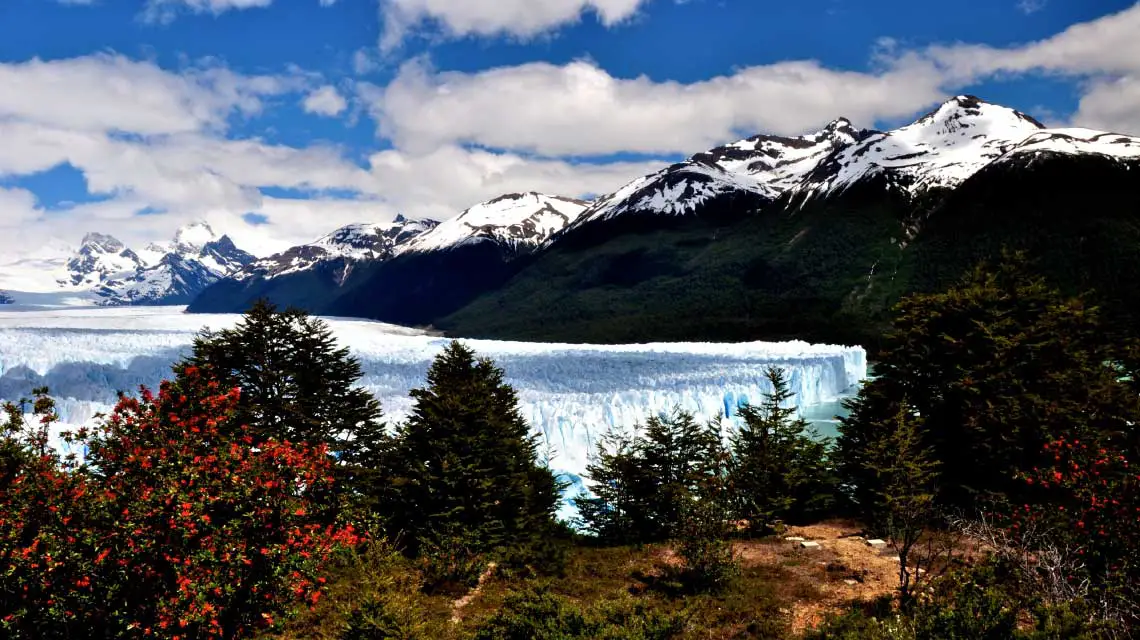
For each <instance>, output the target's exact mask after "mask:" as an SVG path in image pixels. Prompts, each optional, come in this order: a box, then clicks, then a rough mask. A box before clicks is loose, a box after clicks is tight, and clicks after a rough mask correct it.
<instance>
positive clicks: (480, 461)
mask: <svg viewBox="0 0 1140 640" xmlns="http://www.w3.org/2000/svg"><path fill="white" fill-rule="evenodd" d="M503 376H504V374H503V371H502V370H501V369H499V368H498V367H496V366H495V364H494V363H493V362H492V361H491V360H489V359H486V358H477V357H476V355H475V353H474V352H473V351H472V350H471V349H470V348H468V347H466V346H465V345H463V344H461V343H459V342H456V341H453V342H451V343H450V344H449V345H448V346H447V347H446V348H445V349H444V350H443V352H442V353H440V354H439V356H437V357H436V359H435V361H434V362H433V363H432V365H431V367H430V369H429V370H428V373H427V386H426V387H424V388H421V389H414V390H413V391H412V393H411V395H412V398H413V399H414V400H415V407H414V408H413V410H412V413H411V416H410V417H409V418H408V420H407V422H405V423H404V424H403V425H401V426H400V427H399V428H398V430H397V434H396V437H395V440H394V442H393V446H392V449H391V452H390V456H389V460H390V467H391V468H390V474H391V475H390V484H389V490H388V495H387V500H386V504H387V509H386V511H387V513H388V514H390V519H389V521H388V523H389V526H390V528H391V531H392V533H393V534H394V535H395V536H396V537H397V538H398V539H399V540H400V541H401V542H402V543H403V544H404V545H405V548H406V549H407V551H408V552H409V553H412V554H416V553H418V552H419V550H420V549H421V548H422V547H424V546H427V547H433V546H435V545H437V544H440V543H447V542H448V541H447V540H446V539H445V538H447V537H449V536H454V535H459V534H462V536H463V538H464V540H465V543H466V544H467V545H468V546H469V547H471V551H473V552H494V551H496V550H501V549H502V548H504V547H506V546H508V545H509V546H512V547H518V548H526V547H528V546H532V545H537V544H539V543H540V542H542V538H543V536H546V535H549V534H550V532H551V531H552V527H553V526H554V513H555V511H556V510H557V508H558V504H559V501H560V492H561V490H562V489H563V488H564V485H563V484H562V483H561V482H559V481H558V480H557V478H556V477H555V476H554V474H553V473H552V472H551V471H550V469H548V468H546V467H545V466H543V465H541V464H539V461H538V440H537V437H535V436H531V435H530V428H529V426H528V425H527V423H526V421H525V420H524V419H523V417H522V415H521V414H520V413H519V409H518V397H517V395H516V394H515V391H514V389H513V388H511V387H510V386H509V385H508V384H506V383H505V382H504V381H503Z"/></svg>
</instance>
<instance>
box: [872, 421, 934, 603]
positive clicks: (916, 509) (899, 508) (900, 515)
mask: <svg viewBox="0 0 1140 640" xmlns="http://www.w3.org/2000/svg"><path fill="white" fill-rule="evenodd" d="M921 428H922V418H921V417H919V416H916V415H914V414H913V413H912V410H911V408H910V406H909V405H908V404H907V403H906V401H905V400H904V401H903V402H901V403H900V404H899V405H898V409H897V411H896V413H895V415H894V416H893V418H892V420H891V425H890V428H889V429H888V430H887V431H886V432H885V433H884V434H882V437H879V438H877V439H876V440H874V441H873V442H870V443H868V446H867V449H866V456H865V459H864V461H863V465H864V468H865V469H866V471H867V472H868V475H869V476H870V479H871V482H870V486H869V487H868V490H869V493H870V494H871V495H872V496H873V502H871V504H869V505H868V506H869V510H868V511H869V513H868V515H869V516H870V521H871V522H872V523H874V525H875V526H876V527H877V528H878V529H879V530H880V531H882V532H883V533H884V535H886V537H887V539H888V540H889V541H890V543H891V546H893V547H894V548H895V550H896V551H898V554H899V589H900V591H901V592H902V595H903V597H904V599H905V598H906V597H907V595H908V594H909V592H910V587H911V582H912V579H913V578H916V577H917V573H916V572H912V571H911V566H910V565H911V553H910V552H911V549H913V548H914V545H915V544H917V543H918V541H919V539H920V538H921V537H922V535H923V533H925V532H926V530H927V528H928V527H929V526H930V525H931V524H933V521H934V518H935V514H936V510H935V505H934V483H935V482H936V481H937V479H938V471H937V468H938V463H937V461H935V460H933V459H932V452H931V451H930V449H929V448H927V447H925V446H924V445H923V444H922V433H921ZM912 574H913V575H912Z"/></svg>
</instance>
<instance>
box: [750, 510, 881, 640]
mask: <svg viewBox="0 0 1140 640" xmlns="http://www.w3.org/2000/svg"><path fill="white" fill-rule="evenodd" d="M858 533H860V529H859V527H858V525H856V524H853V523H850V522H843V521H830V522H822V523H819V524H813V525H809V526H804V527H789V528H788V531H787V532H786V533H784V534H783V536H782V537H780V538H776V539H774V540H771V541H750V542H741V543H738V544H737V545H736V551H737V553H738V554H739V556H740V561H741V563H742V564H744V565H746V566H747V565H749V564H757V565H763V564H767V565H778V566H781V567H783V568H784V569H785V570H786V571H789V572H791V573H792V574H793V575H794V576H796V577H797V578H800V579H801V580H802V582H803V583H805V584H807V585H810V586H812V587H814V588H815V593H814V594H813V595H812V597H810V598H801V599H797V600H796V601H795V603H794V604H793V605H792V610H791V612H790V613H791V618H792V630H793V632H795V633H799V632H801V631H803V630H804V629H807V628H811V627H815V626H816V625H818V624H819V622H820V621H821V620H822V618H823V616H824V614H825V613H827V612H828V611H832V610H835V609H838V608H840V607H842V606H843V605H845V604H847V603H849V602H851V601H853V600H873V599H874V598H876V597H878V596H882V595H887V594H890V593H892V592H893V591H894V590H895V588H896V587H897V586H898V580H899V578H898V569H899V565H898V556H897V555H896V554H894V553H892V552H890V551H889V550H888V551H884V552H882V553H880V552H879V551H878V550H876V549H873V548H872V547H870V546H868V545H867V543H866V540H865V539H864V538H862V537H859V536H858V535H856V534H858ZM793 537H794V538H803V539H804V540H807V541H812V542H816V543H817V544H819V547H818V548H814V549H804V548H801V547H800V546H799V542H798V541H788V540H786V539H785V538H793Z"/></svg>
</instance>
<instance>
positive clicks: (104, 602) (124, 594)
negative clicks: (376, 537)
mask: <svg viewBox="0 0 1140 640" xmlns="http://www.w3.org/2000/svg"><path fill="white" fill-rule="evenodd" d="M238 401H239V397H238V392H237V390H231V391H226V390H223V389H221V388H220V387H219V385H218V383H217V382H216V381H213V380H211V379H210V378H209V377H208V376H205V375H203V374H202V372H200V371H199V370H197V369H195V368H193V367H190V368H188V369H187V370H186V371H184V372H183V373H182V375H181V376H180V377H179V379H178V380H177V381H176V382H164V383H163V384H162V386H161V388H160V391H159V393H158V395H157V396H156V395H153V394H152V393H151V392H149V391H147V390H145V389H144V390H143V391H142V394H141V397H139V398H122V399H121V400H120V402H119V404H118V406H116V408H115V409H114V411H113V412H112V413H111V415H110V416H108V417H106V418H105V419H103V420H102V421H101V423H100V424H99V425H98V426H97V427H96V428H95V429H94V430H90V431H89V430H86V429H81V430H79V431H78V432H76V433H74V434H69V435H66V436H65V439H66V440H68V441H69V442H71V443H73V444H78V445H80V446H85V447H86V448H87V455H86V460H85V464H84V465H83V466H82V467H80V468H78V469H76V470H69V469H67V468H65V466H63V465H58V464H52V458H51V456H50V455H49V456H48V459H47V461H46V463H45V464H42V465H31V466H28V467H27V468H26V469H25V470H24V471H22V472H21V476H20V478H19V480H20V482H19V484H18V487H20V486H24V487H29V489H27V490H23V493H21V492H20V491H21V490H20V489H17V492H16V493H12V492H5V493H0V500H3V503H0V508H3V513H4V514H5V515H4V519H5V523H3V524H0V544H3V545H4V547H3V549H2V550H0V574H4V572H5V571H6V570H7V571H8V572H9V573H8V574H6V575H11V572H12V570H13V568H15V569H16V571H17V572H18V573H19V575H20V576H23V577H22V578H21V581H22V582H21V586H20V587H19V588H16V589H14V590H13V589H9V588H8V587H7V585H8V579H7V578H5V593H6V594H7V592H9V591H14V596H12V597H10V598H9V596H7V595H6V600H5V601H4V606H5V608H4V610H3V611H0V624H2V625H4V626H3V627H0V629H2V630H6V631H7V632H9V633H11V632H13V631H14V632H15V633H16V634H17V636H18V637H19V636H20V635H21V634H23V635H25V636H27V637H37V638H39V637H52V636H63V635H64V632H63V627H71V628H75V629H82V630H83V631H84V633H83V634H82V635H84V636H86V637H90V636H91V634H92V630H93V629H99V630H100V633H101V634H102V635H105V636H107V637H133V636H138V637H144V636H149V637H161V638H237V637H245V636H248V635H250V634H251V632H252V631H254V630H255V629H258V628H265V627H269V626H273V625H274V624H275V623H276V622H277V621H278V619H280V618H281V617H282V616H283V615H286V614H288V612H289V611H290V610H291V609H293V608H294V607H295V606H296V605H298V604H306V605H309V606H312V605H315V604H316V603H317V601H318V600H319V598H320V597H321V593H322V589H323V583H324V580H323V578H321V577H320V573H321V570H322V567H323V565H324V563H325V562H326V561H327V560H328V559H329V556H330V554H332V553H333V552H334V551H335V550H336V549H338V548H339V547H341V546H344V545H352V544H355V543H357V542H358V536H357V534H356V533H355V532H354V530H353V528H352V527H351V526H350V525H349V526H340V525H331V524H327V523H325V522H323V520H322V519H320V518H318V517H317V516H316V514H315V512H317V511H319V507H320V505H319V504H316V503H315V502H314V497H316V496H321V495H327V491H328V488H329V486H330V485H331V483H332V482H333V480H332V476H331V472H332V469H331V461H330V458H329V456H328V455H327V453H326V451H325V450H324V448H323V447H310V446H304V445H297V444H291V443H289V442H277V441H273V440H269V441H265V442H262V443H260V444H259V446H256V447H255V446H253V442H252V439H250V438H249V437H248V436H247V435H243V432H242V430H241V429H240V428H237V429H235V428H234V425H232V424H230V422H231V420H232V416H233V415H234V412H235V408H236V406H237V403H238ZM45 510H46V512H47V513H48V514H51V515H50V516H45V515H44V511H45ZM9 514H11V516H12V517H9ZM36 518H39V521H38V524H37V525H36V527H37V528H36V531H35V532H34V534H33V533H30V532H28V531H26V529H27V522H28V521H30V520H34V519H36ZM9 520H10V522H9ZM49 553H50V554H52V557H51V558H50V559H49V558H48V554H49ZM37 582H38V585H37ZM60 607H64V608H62V609H60ZM104 630H105V631H104ZM70 637H75V635H71V636H70Z"/></svg>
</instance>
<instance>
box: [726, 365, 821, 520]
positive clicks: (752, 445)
mask: <svg viewBox="0 0 1140 640" xmlns="http://www.w3.org/2000/svg"><path fill="white" fill-rule="evenodd" d="M765 377H766V378H767V380H768V382H769V384H770V385H771V386H772V390H771V391H770V392H768V393H766V394H765V396H764V401H763V402H762V403H761V404H760V405H745V406H743V407H741V408H740V410H739V413H740V416H741V417H742V418H743V419H744V424H743V425H742V426H741V427H740V429H739V430H738V431H737V432H736V433H734V434H733V435H732V439H731V451H732V458H731V465H730V476H729V482H730V485H731V487H732V489H731V490H732V493H733V494H734V495H733V497H734V498H735V501H736V512H737V515H738V517H740V518H742V519H744V520H747V521H748V522H749V523H750V525H751V526H752V528H753V529H755V530H757V531H766V530H770V528H771V526H772V524H773V522H775V521H776V520H790V521H795V522H802V521H805V520H808V519H810V518H813V517H818V516H819V515H820V514H822V513H825V512H826V511H827V510H828V509H829V508H830V507H831V506H832V504H833V502H834V493H835V487H834V483H835V473H834V471H833V470H832V468H831V465H830V461H829V460H828V453H827V452H828V449H829V447H830V442H829V441H828V440H826V439H823V438H820V437H819V435H818V434H816V433H815V432H814V431H812V430H811V429H810V427H809V425H808V423H807V421H806V420H804V419H803V418H797V417H796V407H794V406H789V401H790V400H791V399H792V397H793V396H794V394H793V393H792V392H791V390H789V389H788V381H787V376H786V374H785V373H784V371H783V370H782V369H780V368H778V367H769V368H768V369H767V371H765Z"/></svg>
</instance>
